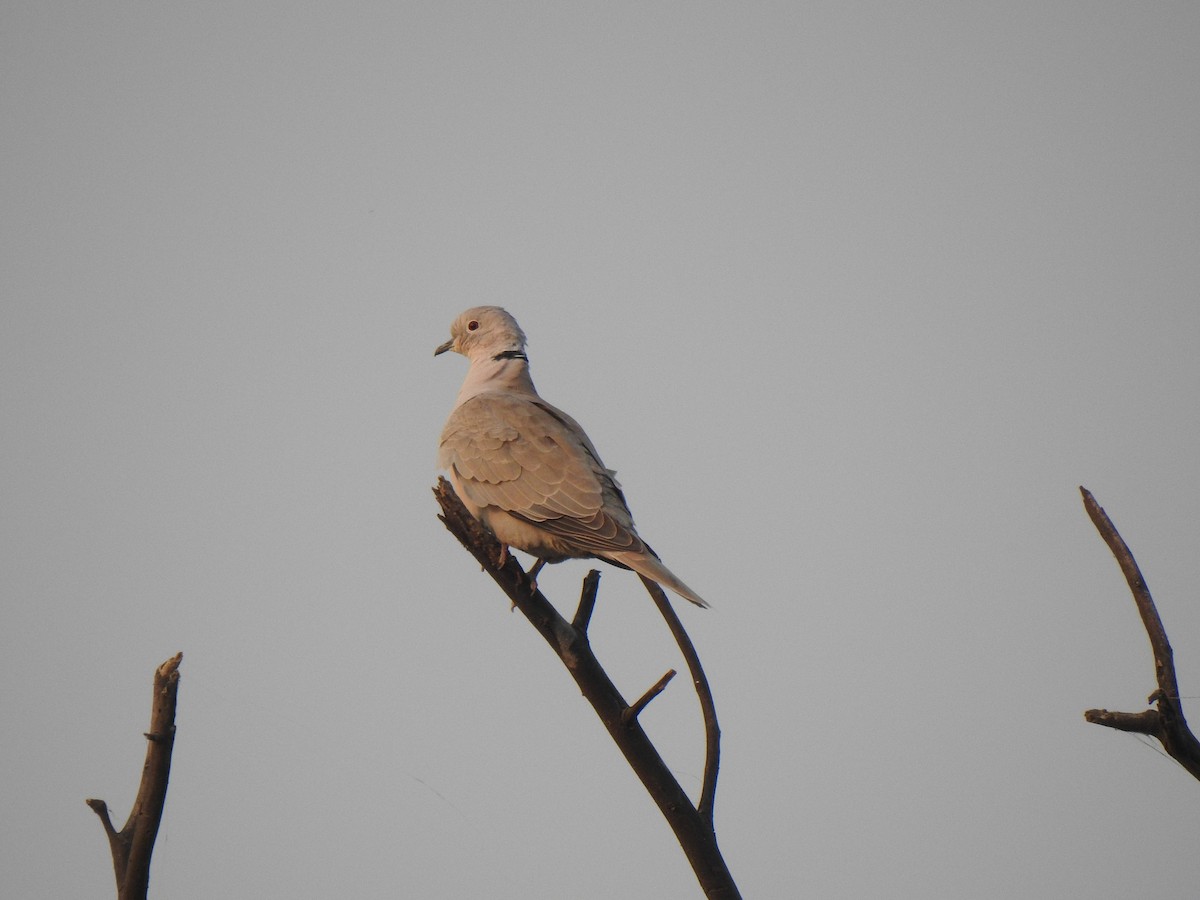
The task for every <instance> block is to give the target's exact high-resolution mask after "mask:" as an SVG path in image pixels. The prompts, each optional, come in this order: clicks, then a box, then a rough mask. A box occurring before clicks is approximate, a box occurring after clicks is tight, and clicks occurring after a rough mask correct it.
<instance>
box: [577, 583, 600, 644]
mask: <svg viewBox="0 0 1200 900" xmlns="http://www.w3.org/2000/svg"><path fill="white" fill-rule="evenodd" d="M598 590H600V573H599V572H598V571H596V570H595V569H592V570H591V571H590V572H588V573H587V575H585V576H584V579H583V589H582V590H581V591H580V592H579V608H578V609H576V610H575V618H574V619H572V620H571V625H572V626H574V628H575V630H576V631H581V632H584V633H586V632H587V630H588V625H589V624H591V621H592V611H593V610H594V609H595V608H596V592H597V591H598Z"/></svg>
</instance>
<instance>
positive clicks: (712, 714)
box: [638, 575, 721, 828]
mask: <svg viewBox="0 0 1200 900" xmlns="http://www.w3.org/2000/svg"><path fill="white" fill-rule="evenodd" d="M638 577H639V578H641V579H642V584H643V585H645V587H646V590H647V592H649V594H650V596H651V598H653V600H654V605H655V606H657V607H658V611H659V613H661V614H662V617H663V618H664V619H665V620H666V622H667V627H668V628H670V629H671V635H672V636H673V637H674V638H675V643H676V644H678V645H679V652H680V653H682V654H683V659H684V661H685V662H686V663H687V667H688V673H689V674H690V675H691V676H692V685H693V686H694V687H695V688H696V696H697V697H698V698H699V700H700V712H701V714H702V715H703V716H704V780H703V781H702V782H701V785H700V802H699V803H698V804H697V806H696V809H697V811H698V812H699V813H700V817H701V818H702V819H704V821H705V822H707V823H708V827H709V828H712V827H713V806H714V804H715V803H716V799H717V770H718V769H719V768H720V767H721V729H720V727H719V726H718V725H717V707H716V705H715V704H714V703H713V696H712V690H711V689H710V688H709V686H708V678H707V677H706V676H705V674H704V669H703V668H702V667H701V665H700V657H699V655H698V654H697V653H696V648H695V647H694V646H693V645H692V639H691V638H690V637H688V633H687V631H685V630H684V627H683V623H682V622H681V621H679V616H677V615H676V614H675V609H674V607H672V606H671V601H670V600H669V599H668V598H667V595H666V593H665V592H664V591H663V589H662V588H661V587H659V585H658V583H657V582H654V581H651V580H650V579H649V578H647V577H646V576H645V575H639V576H638Z"/></svg>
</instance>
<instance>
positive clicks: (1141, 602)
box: [1079, 487, 1200, 779]
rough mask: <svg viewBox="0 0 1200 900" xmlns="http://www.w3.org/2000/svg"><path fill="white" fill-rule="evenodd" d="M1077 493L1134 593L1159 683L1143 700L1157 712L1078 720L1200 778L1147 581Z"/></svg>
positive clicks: (1198, 754)
mask: <svg viewBox="0 0 1200 900" xmlns="http://www.w3.org/2000/svg"><path fill="white" fill-rule="evenodd" d="M1079 492H1080V494H1082V496H1083V506H1084V509H1086V510H1087V514H1088V517H1089V518H1091V520H1092V524H1094V525H1095V526H1096V530H1097V531H1098V532H1100V537H1102V538H1103V539H1104V542H1105V543H1106V544H1107V545H1108V547H1109V549H1110V550H1112V553H1113V556H1115V557H1116V559H1117V563H1118V565H1120V567H1121V571H1122V572H1123V573H1124V575H1125V581H1126V583H1128V585H1129V590H1130V592H1131V593H1132V594H1133V601H1134V603H1135V604H1136V605H1137V609H1138V614H1139V615H1140V616H1141V618H1142V625H1143V626H1144V627H1145V629H1146V635H1147V637H1149V638H1150V650H1151V652H1152V653H1153V655H1154V676H1155V680H1156V681H1157V682H1158V689H1157V690H1156V691H1154V693H1152V694H1151V695H1150V697H1149V700H1148V702H1149V703H1152V704H1154V705H1155V706H1156V707H1157V708H1156V709H1152V710H1145V711H1143V712H1140V713H1120V712H1110V711H1109V710H1106V709H1089V710H1087V711H1086V712H1085V713H1084V714H1083V717H1084V719H1086V720H1087V721H1088V722H1092V723H1095V724H1097V725H1104V726H1107V727H1109V728H1116V729H1118V730H1120V731H1131V732H1137V733H1140V734H1146V735H1150V736H1151V737H1155V738H1158V740H1159V741H1160V742H1161V743H1162V745H1163V749H1164V750H1166V752H1167V754H1168V755H1169V756H1170V757H1171V758H1172V759H1174V760H1175V761H1176V762H1178V763H1179V764H1180V765H1181V766H1183V767H1184V768H1185V769H1187V770H1188V771H1189V772H1190V773H1191V774H1192V776H1193V777H1194V778H1197V779H1200V741H1197V740H1196V736H1195V735H1194V734H1192V731H1191V729H1190V728H1189V727H1188V724H1187V719H1186V718H1185V717H1184V715H1183V706H1182V705H1181V704H1180V702H1179V683H1178V680H1177V678H1176V675H1175V654H1174V651H1172V649H1171V642H1170V641H1169V640H1168V639H1167V630H1166V628H1164V627H1163V623H1162V618H1161V617H1160V616H1159V614H1158V608H1157V607H1156V606H1155V605H1154V599H1153V598H1152V597H1151V596H1150V588H1149V587H1148V586H1147V585H1146V579H1145V578H1143V577H1142V573H1141V570H1140V569H1139V568H1138V564H1137V561H1136V560H1135V559H1134V558H1133V553H1132V551H1130V549H1129V546H1128V545H1127V544H1126V543H1125V541H1124V539H1123V538H1122V537H1121V535H1120V534H1119V533H1118V532H1117V527H1116V526H1115V525H1114V524H1113V523H1112V520H1111V519H1110V518H1109V517H1108V514H1107V513H1106V512H1105V511H1104V509H1103V508H1102V507H1101V506H1100V504H1098V503H1097V502H1096V498H1095V497H1093V496H1092V494H1091V492H1090V491H1089V490H1088V489H1087V488H1084V487H1080V489H1079Z"/></svg>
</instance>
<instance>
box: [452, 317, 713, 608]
mask: <svg viewBox="0 0 1200 900" xmlns="http://www.w3.org/2000/svg"><path fill="white" fill-rule="evenodd" d="M447 350H454V351H455V352H457V353H461V354H462V355H463V356H465V357H467V359H469V360H470V362H471V367H470V369H468V371H467V377H466V380H465V381H464V382H463V386H462V390H460V391H459V394H458V400H457V402H456V403H455V406H454V411H453V412H452V413H451V414H450V418H449V419H447V420H446V427H445V428H444V429H442V439H441V447H440V450H439V453H438V464H439V465H440V466H441V467H442V468H444V469H446V470H448V471H449V473H450V482H451V483H452V484H453V485H454V491H455V493H456V494H458V497H459V499H460V500H462V502H463V505H464V506H465V507H466V508H467V509H468V510H469V511H470V513H471V514H472V515H473V516H475V518H477V519H478V520H479V521H481V522H482V523H483V524H484V525H485V526H487V528H488V529H489V530H490V531H491V532H492V533H493V534H494V535H496V539H497V540H499V541H500V543H501V544H503V545H505V546H511V547H516V548H517V549H518V550H523V551H525V552H526V553H530V554H532V555H533V556H535V557H537V559H538V564H537V566H536V567H535V572H536V569H538V568H540V567H541V565H542V564H543V563H547V562H550V563H553V562H561V561H562V560H564V559H573V558H575V559H578V558H589V557H595V558H598V559H603V560H606V561H608V562H611V563H613V564H615V565H618V566H621V567H622V568H626V569H633V570H634V571H635V572H638V573H640V574H642V575H645V576H646V577H647V578H649V579H651V580H653V581H657V582H658V583H659V584H661V585H663V586H664V587H667V588H670V589H671V590H673V591H675V592H676V593H677V594H679V595H680V596H681V597H684V598H686V599H688V600H690V601H691V602H693V603H695V604H697V605H699V606H707V605H708V604H707V603H705V602H704V600H703V599H701V597H700V596H699V595H698V594H697V593H696V592H695V591H693V590H692V589H691V588H689V587H688V586H687V585H686V584H684V583H683V582H682V581H680V580H679V579H678V578H676V577H675V576H674V575H673V574H672V573H671V571H670V570H669V569H668V568H667V567H666V566H664V565H663V564H662V562H661V561H660V560H659V558H658V556H657V555H656V554H655V553H654V551H653V550H651V549H650V548H649V547H648V546H647V545H646V544H645V542H644V541H642V539H641V538H640V537H639V536H638V533H637V530H636V529H635V528H634V525H633V517H632V516H631V515H630V513H629V507H628V506H627V505H626V503H625V495H624V494H622V493H621V486H620V485H619V484H618V483H617V480H616V477H615V476H616V473H615V472H614V471H613V470H612V469H608V468H605V466H604V463H602V462H601V461H600V454H599V453H597V452H596V448H595V447H594V446H593V445H592V442H591V441H590V440H589V439H588V436H587V434H586V433H585V432H584V430H583V429H582V428H580V427H579V423H578V422H576V421H575V420H574V419H572V418H571V417H570V416H568V415H567V414H566V413H564V412H563V411H562V410H559V409H556V408H555V407H553V406H551V405H550V404H549V403H547V402H546V401H545V400H543V399H542V398H541V397H539V396H538V393H537V389H536V388H534V386H533V381H532V379H531V378H530V377H529V360H528V359H527V357H526V356H525V333H524V332H523V331H521V328H520V326H519V325H517V322H516V320H515V319H513V317H512V316H510V315H509V314H508V313H507V312H506V311H505V310H503V309H501V308H500V307H498V306H477V307H475V308H474V309H468V310H467V311H466V312H464V313H463V314H462V315H460V316H459V317H458V318H457V319H455V320H454V324H453V325H451V326H450V340H448V341H447V342H446V343H444V344H442V345H441V346H440V347H438V348H437V349H436V350H435V351H434V356H437V355H438V354H439V353H445V352H446V351H447Z"/></svg>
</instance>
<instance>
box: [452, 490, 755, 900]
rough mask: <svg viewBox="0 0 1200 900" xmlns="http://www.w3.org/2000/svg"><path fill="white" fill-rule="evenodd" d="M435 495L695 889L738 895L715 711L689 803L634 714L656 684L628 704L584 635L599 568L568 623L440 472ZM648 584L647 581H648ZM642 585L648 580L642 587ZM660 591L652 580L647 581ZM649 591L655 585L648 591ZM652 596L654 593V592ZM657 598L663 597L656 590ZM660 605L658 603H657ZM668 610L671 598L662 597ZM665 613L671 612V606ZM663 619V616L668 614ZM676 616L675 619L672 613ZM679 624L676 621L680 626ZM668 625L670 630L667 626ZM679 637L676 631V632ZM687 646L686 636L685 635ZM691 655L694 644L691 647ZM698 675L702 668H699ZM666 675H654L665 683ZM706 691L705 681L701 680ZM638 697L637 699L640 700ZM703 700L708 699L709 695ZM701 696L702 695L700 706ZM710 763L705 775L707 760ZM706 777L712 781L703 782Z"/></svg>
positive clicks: (713, 899)
mask: <svg viewBox="0 0 1200 900" xmlns="http://www.w3.org/2000/svg"><path fill="white" fill-rule="evenodd" d="M433 493H434V496H435V497H436V498H437V501H438V503H439V504H440V505H441V508H442V515H441V516H439V518H440V519H441V520H442V522H443V523H444V524H445V526H446V528H447V529H449V531H450V533H451V534H453V535H454V536H455V537H457V538H458V540H459V541H460V542H461V543H462V545H463V546H464V547H466V548H467V550H469V551H470V552H471V554H472V555H473V556H474V557H475V559H476V560H477V561H478V562H479V564H480V566H482V567H483V569H484V571H486V572H487V573H488V574H489V575H490V576H491V577H492V579H493V580H494V581H495V582H496V584H498V585H499V586H500V588H501V590H503V591H504V593H505V594H507V595H508V597H509V599H510V600H512V602H513V605H514V606H515V607H516V608H517V609H519V610H520V611H521V614H522V615H524V616H525V618H526V619H528V620H529V623H530V624H531V625H533V627H534V628H535V629H536V630H537V632H538V633H539V634H540V635H541V636H542V638H543V639H544V640H545V641H546V643H547V644H549V645H550V648H551V649H552V650H553V651H554V652H555V653H556V654H557V655H558V657H559V659H560V660H561V661H562V663H563V665H565V666H566V668H567V671H568V672H570V674H571V677H572V678H574V679H575V683H576V684H577V685H579V689H580V691H581V692H582V693H583V696H584V697H585V698H586V699H587V701H588V703H590V704H591V705H592V708H593V709H594V710H595V711H596V715H597V716H599V718H600V721H601V723H603V725H604V728H605V729H606V730H607V731H608V733H609V736H610V737H611V738H612V739H613V742H614V743H616V745H617V747H618V749H619V750H620V751H621V753H622V755H624V757H625V759H626V761H627V762H628V763H629V766H630V768H632V769H633V771H634V773H635V774H636V775H637V776H638V778H639V779H640V780H641V782H642V784H643V786H644V787H645V788H646V790H647V792H649V794H650V796H651V798H652V799H653V800H654V802H655V804H656V805H657V806H658V808H659V810H660V811H661V812H662V814H663V816H664V817H665V818H666V820H667V823H668V824H669V825H670V826H671V829H672V831H674V832H675V836H676V837H677V838H678V840H679V844H680V846H681V847H682V848H683V852H684V854H685V855H686V856H687V859H688V862H689V863H691V866H692V869H693V871H694V872H695V873H696V878H697V880H698V881H699V883H700V887H701V889H702V890H703V891H704V894H705V896H706V897H708V898H710V900H718V898H719V900H735V898H740V897H741V894H740V893H739V892H738V889H737V885H736V884H735V883H734V881H733V876H732V875H731V874H730V872H729V868H728V866H726V865H725V860H724V858H723V857H722V856H721V851H720V849H719V848H718V847H717V837H716V832H715V830H714V829H713V820H712V800H713V795H714V794H715V791H716V768H715V767H716V754H715V753H714V752H713V747H712V740H713V738H714V736H719V733H720V732H719V730H717V729H716V717H715V714H714V715H713V719H712V727H711V728H709V727H708V712H707V708H705V709H706V711H705V723H706V734H708V735H709V739H710V740H709V753H708V760H707V762H706V766H705V778H704V787H703V788H702V790H701V800H700V807H699V808H697V806H695V805H693V804H692V801H691V800H690V799H689V798H688V796H687V793H686V792H685V791H684V790H683V788H682V787H681V786H680V785H679V782H678V781H677V780H676V779H675V776H674V775H672V774H671V770H670V769H669V768H668V767H667V764H666V763H665V762H664V761H663V759H662V756H661V755H660V754H659V752H658V749H657V748H656V747H655V746H654V744H653V743H652V742H651V741H650V738H649V737H648V736H647V735H646V733H645V731H644V730H643V729H642V726H641V724H640V723H639V722H638V717H637V714H638V713H639V712H640V711H641V708H642V707H643V706H644V705H645V703H649V702H650V700H652V699H653V696H656V695H657V693H658V691H657V690H656V688H658V687H659V685H655V686H654V687H652V688H651V689H650V691H647V694H646V695H644V696H643V698H642V700H639V701H637V702H636V703H635V704H633V705H632V706H631V705H630V704H629V703H627V702H626V701H625V699H624V698H623V697H622V696H621V693H620V691H619V690H617V687H616V685H614V684H613V682H612V680H611V679H610V678H609V677H608V673H607V672H605V670H604V668H603V666H601V665H600V662H599V660H598V659H597V658H596V656H595V654H594V653H593V652H592V648H591V644H590V642H589V640H588V634H587V625H588V622H589V620H590V617H591V612H592V608H593V605H594V603H595V598H596V589H597V586H598V580H599V573H598V572H595V571H592V572H590V573H589V574H588V577H587V579H585V581H584V588H583V592H582V596H581V598H580V605H579V610H578V611H577V612H576V614H575V616H574V620H573V621H571V622H568V621H567V620H566V619H565V618H563V617H562V616H561V615H559V613H558V610H556V609H555V608H554V606H553V605H552V604H551V603H550V601H549V600H547V599H546V598H545V596H543V594H542V593H541V592H540V591H538V590H537V589H536V588H535V587H534V585H533V584H532V583H531V582H530V580H529V578H528V577H527V576H526V574H525V572H524V571H523V570H522V569H521V567H520V566H519V565H518V564H517V562H516V560H514V559H513V557H512V554H506V557H505V558H504V559H503V560H502V559H501V552H500V550H501V548H500V545H499V544H498V543H497V542H496V539H495V538H494V537H492V535H491V534H489V533H488V532H487V530H486V529H484V528H483V526H482V525H480V524H479V522H477V521H476V520H475V518H474V517H473V516H471V514H470V513H468V512H467V511H466V509H465V508H464V507H463V505H462V503H461V502H460V501H459V499H458V497H457V495H455V493H454V489H453V488H452V487H451V486H450V484H449V482H447V481H446V479H444V478H439V479H438V483H437V486H436V487H435V488H434V491H433ZM650 584H653V582H651V583H650ZM647 588H648V589H649V585H648V586H647ZM654 588H655V589H657V590H658V593H659V594H660V595H661V594H662V591H661V589H660V588H658V585H654ZM651 594H652V596H653V594H654V592H653V591H651ZM655 599H656V602H657V597H656V598H655ZM663 600H664V602H665V601H666V597H665V596H664V597H663ZM661 609H662V607H661V606H660V610H661ZM667 609H670V604H669V603H667ZM671 615H672V616H674V613H673V611H672V613H671ZM668 621H669V620H668ZM676 622H678V619H676ZM679 627H680V629H682V625H680V626H679ZM672 631H673V632H674V629H672ZM677 638H678V636H677ZM688 646H689V647H690V641H689V642H688ZM691 655H692V656H693V657H694V656H695V650H694V649H693V650H692V651H691ZM685 659H687V662H688V667H689V671H691V672H692V675H693V682H694V683H697V684H698V685H699V682H697V677H696V672H697V670H698V667H699V661H698V660H696V661H695V662H696V669H693V668H692V665H693V660H692V659H691V658H688V655H687V653H686V652H685ZM699 677H700V679H701V680H702V679H703V671H702V670H699ZM666 680H668V679H667V678H666V676H664V679H663V680H662V681H661V682H660V684H662V685H663V686H665V681H666ZM703 683H704V688H705V690H707V681H704V682H703ZM643 700H644V701H645V702H644V703H643V702H642V701H643ZM708 703H709V704H710V705H711V694H710V695H709V699H708ZM704 704H705V701H704V700H703V699H702V700H701V705H702V707H704ZM710 765H711V766H712V767H713V768H712V772H711V775H710V773H709V766H710ZM710 781H711V785H710Z"/></svg>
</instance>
